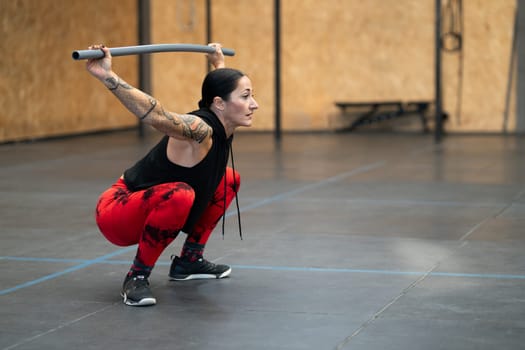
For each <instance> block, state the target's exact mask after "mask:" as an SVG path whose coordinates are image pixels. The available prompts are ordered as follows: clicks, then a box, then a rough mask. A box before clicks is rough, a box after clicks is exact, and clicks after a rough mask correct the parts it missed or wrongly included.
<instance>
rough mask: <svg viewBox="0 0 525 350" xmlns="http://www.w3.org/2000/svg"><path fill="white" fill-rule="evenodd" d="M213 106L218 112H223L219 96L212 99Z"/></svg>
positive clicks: (222, 102) (222, 103) (221, 100)
mask: <svg viewBox="0 0 525 350" xmlns="http://www.w3.org/2000/svg"><path fill="white" fill-rule="evenodd" d="M213 105H214V106H215V108H217V109H218V110H219V111H223V110H224V100H223V99H222V98H221V97H219V96H215V97H214V98H213Z"/></svg>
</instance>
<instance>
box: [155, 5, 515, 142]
mask: <svg viewBox="0 0 525 350" xmlns="http://www.w3.org/2000/svg"><path fill="white" fill-rule="evenodd" d="M443 2H444V3H445V1H443ZM281 3H282V10H281V11H282V28H281V30H282V39H281V40H282V62H281V63H282V68H281V70H282V127H283V129H284V130H325V129H333V128H337V127H340V126H342V125H344V124H345V123H348V119H347V118H341V117H340V115H339V111H338V109H337V108H335V106H334V101H340V100H341V101H355V102H360V101H371V100H398V99H400V100H430V101H432V100H433V99H434V57H435V52H434V50H435V48H434V45H435V38H434V35H435V34H434V30H435V29H434V23H435V17H434V15H435V13H434V0H398V1H385V0H367V1H360V0H329V1H324V2H320V1H315V0H282V1H281ZM152 4H153V10H154V11H153V18H154V20H153V23H158V24H159V25H155V26H154V28H153V33H154V35H153V38H154V40H155V41H159V42H199V43H202V42H203V40H204V38H205V31H204V30H205V29H204V28H205V23H204V21H205V18H204V16H205V12H204V11H205V9H204V1H203V0H201V1H199V0H175V1H167V0H152ZM212 4H213V11H212V14H213V25H212V33H213V39H214V40H215V41H220V42H222V43H223V44H224V45H225V46H228V47H233V48H235V49H236V51H237V55H236V56H235V57H234V58H228V59H227V60H228V61H227V63H228V65H231V66H234V67H237V68H239V69H241V70H243V71H244V72H245V73H247V74H248V76H250V78H251V79H252V82H253V84H254V88H255V92H256V98H257V100H258V102H259V105H260V110H259V111H258V112H257V114H256V120H255V122H254V126H253V129H256V130H271V129H272V128H273V126H274V44H273V2H272V1H268V0H252V1H238V0H214V1H213V2H212ZM192 8H193V10H192ZM463 10H464V33H463V34H464V39H463V40H464V42H463V44H464V47H463V51H462V57H460V55H459V54H458V53H444V54H443V94H444V96H443V99H444V108H445V110H446V111H447V112H448V114H449V120H448V122H447V124H446V129H447V130H448V131H451V132H454V131H458V132H501V131H503V114H504V109H505V97H506V93H507V81H508V70H509V62H510V54H511V44H512V27H513V18H514V11H515V2H514V0H502V1H490V0H464V1H463ZM460 59H462V60H463V69H462V71H461V79H462V80H461V82H462V89H461V93H460V94H458V89H457V87H458V83H459V82H460V80H459V75H458V74H459V72H458V71H459V69H460V65H459V63H460ZM204 69H205V68H203V63H201V60H200V58H196V57H194V56H189V57H180V55H178V54H177V55H173V56H171V57H168V56H162V57H161V56H160V55H159V56H155V58H154V82H155V84H154V86H155V93H156V94H157V95H158V96H159V97H161V98H162V99H163V100H167V101H166V102H165V103H169V104H171V106H172V107H173V108H175V109H177V110H181V109H182V110H190V109H192V108H194V107H195V103H196V101H197V100H198V97H199V94H200V91H199V87H200V81H201V79H202V75H203V74H204V73H205V71H204ZM514 90H515V88H514V87H513V89H512V91H511V95H512V96H514V93H515V91H514ZM458 97H461V99H460V100H459V102H460V103H459V105H458ZM514 106H515V102H514V99H511V104H510V110H509V118H508V123H507V126H508V130H510V131H512V130H513V128H514V126H515V118H516V116H515V108H514ZM412 120H413V123H412V124H413V125H414V124H415V125H416V126H415V127H416V128H417V130H419V128H420V125H419V122H418V121H417V118H414V119H412ZM396 123H397V122H395V123H391V125H393V126H394V128H395V126H396V125H397V124H396ZM399 125H400V126H401V127H405V126H406V122H403V123H399ZM409 128H410V126H409Z"/></svg>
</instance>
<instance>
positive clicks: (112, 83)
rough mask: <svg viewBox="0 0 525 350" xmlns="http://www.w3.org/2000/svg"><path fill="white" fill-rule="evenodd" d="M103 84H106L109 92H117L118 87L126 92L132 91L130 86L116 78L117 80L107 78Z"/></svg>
mask: <svg viewBox="0 0 525 350" xmlns="http://www.w3.org/2000/svg"><path fill="white" fill-rule="evenodd" d="M105 82H106V84H105V85H106V87H107V88H108V89H109V90H111V91H114V90H117V89H118V88H119V86H121V87H122V88H124V89H126V90H130V89H133V87H132V86H131V85H129V84H128V83H126V82H123V81H121V80H120V78H118V77H117V78H113V77H110V78H107V79H106V80H105Z"/></svg>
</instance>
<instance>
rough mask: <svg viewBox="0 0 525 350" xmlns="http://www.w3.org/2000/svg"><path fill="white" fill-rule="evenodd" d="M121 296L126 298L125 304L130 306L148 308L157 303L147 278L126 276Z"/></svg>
mask: <svg viewBox="0 0 525 350" xmlns="http://www.w3.org/2000/svg"><path fill="white" fill-rule="evenodd" d="M120 295H122V297H123V298H124V300H123V301H124V304H126V305H130V306H148V305H155V304H156V303H157V300H156V299H155V298H154V297H153V294H151V290H150V288H149V282H148V278H147V277H145V276H133V277H131V276H126V279H125V280H124V284H123V285H122V292H121V293H120Z"/></svg>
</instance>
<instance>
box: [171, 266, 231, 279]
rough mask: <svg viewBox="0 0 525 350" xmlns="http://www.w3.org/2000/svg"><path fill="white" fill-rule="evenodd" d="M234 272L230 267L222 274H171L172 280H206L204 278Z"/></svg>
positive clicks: (227, 274)
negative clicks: (179, 275) (182, 275)
mask: <svg viewBox="0 0 525 350" xmlns="http://www.w3.org/2000/svg"><path fill="white" fill-rule="evenodd" d="M231 272H232V269H231V268H229V269H228V270H226V271H224V272H223V273H221V274H220V275H213V274H206V273H200V274H193V275H186V276H184V277H178V276H170V281H189V280H204V279H220V278H225V277H228V276H229V275H230V273H231Z"/></svg>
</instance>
